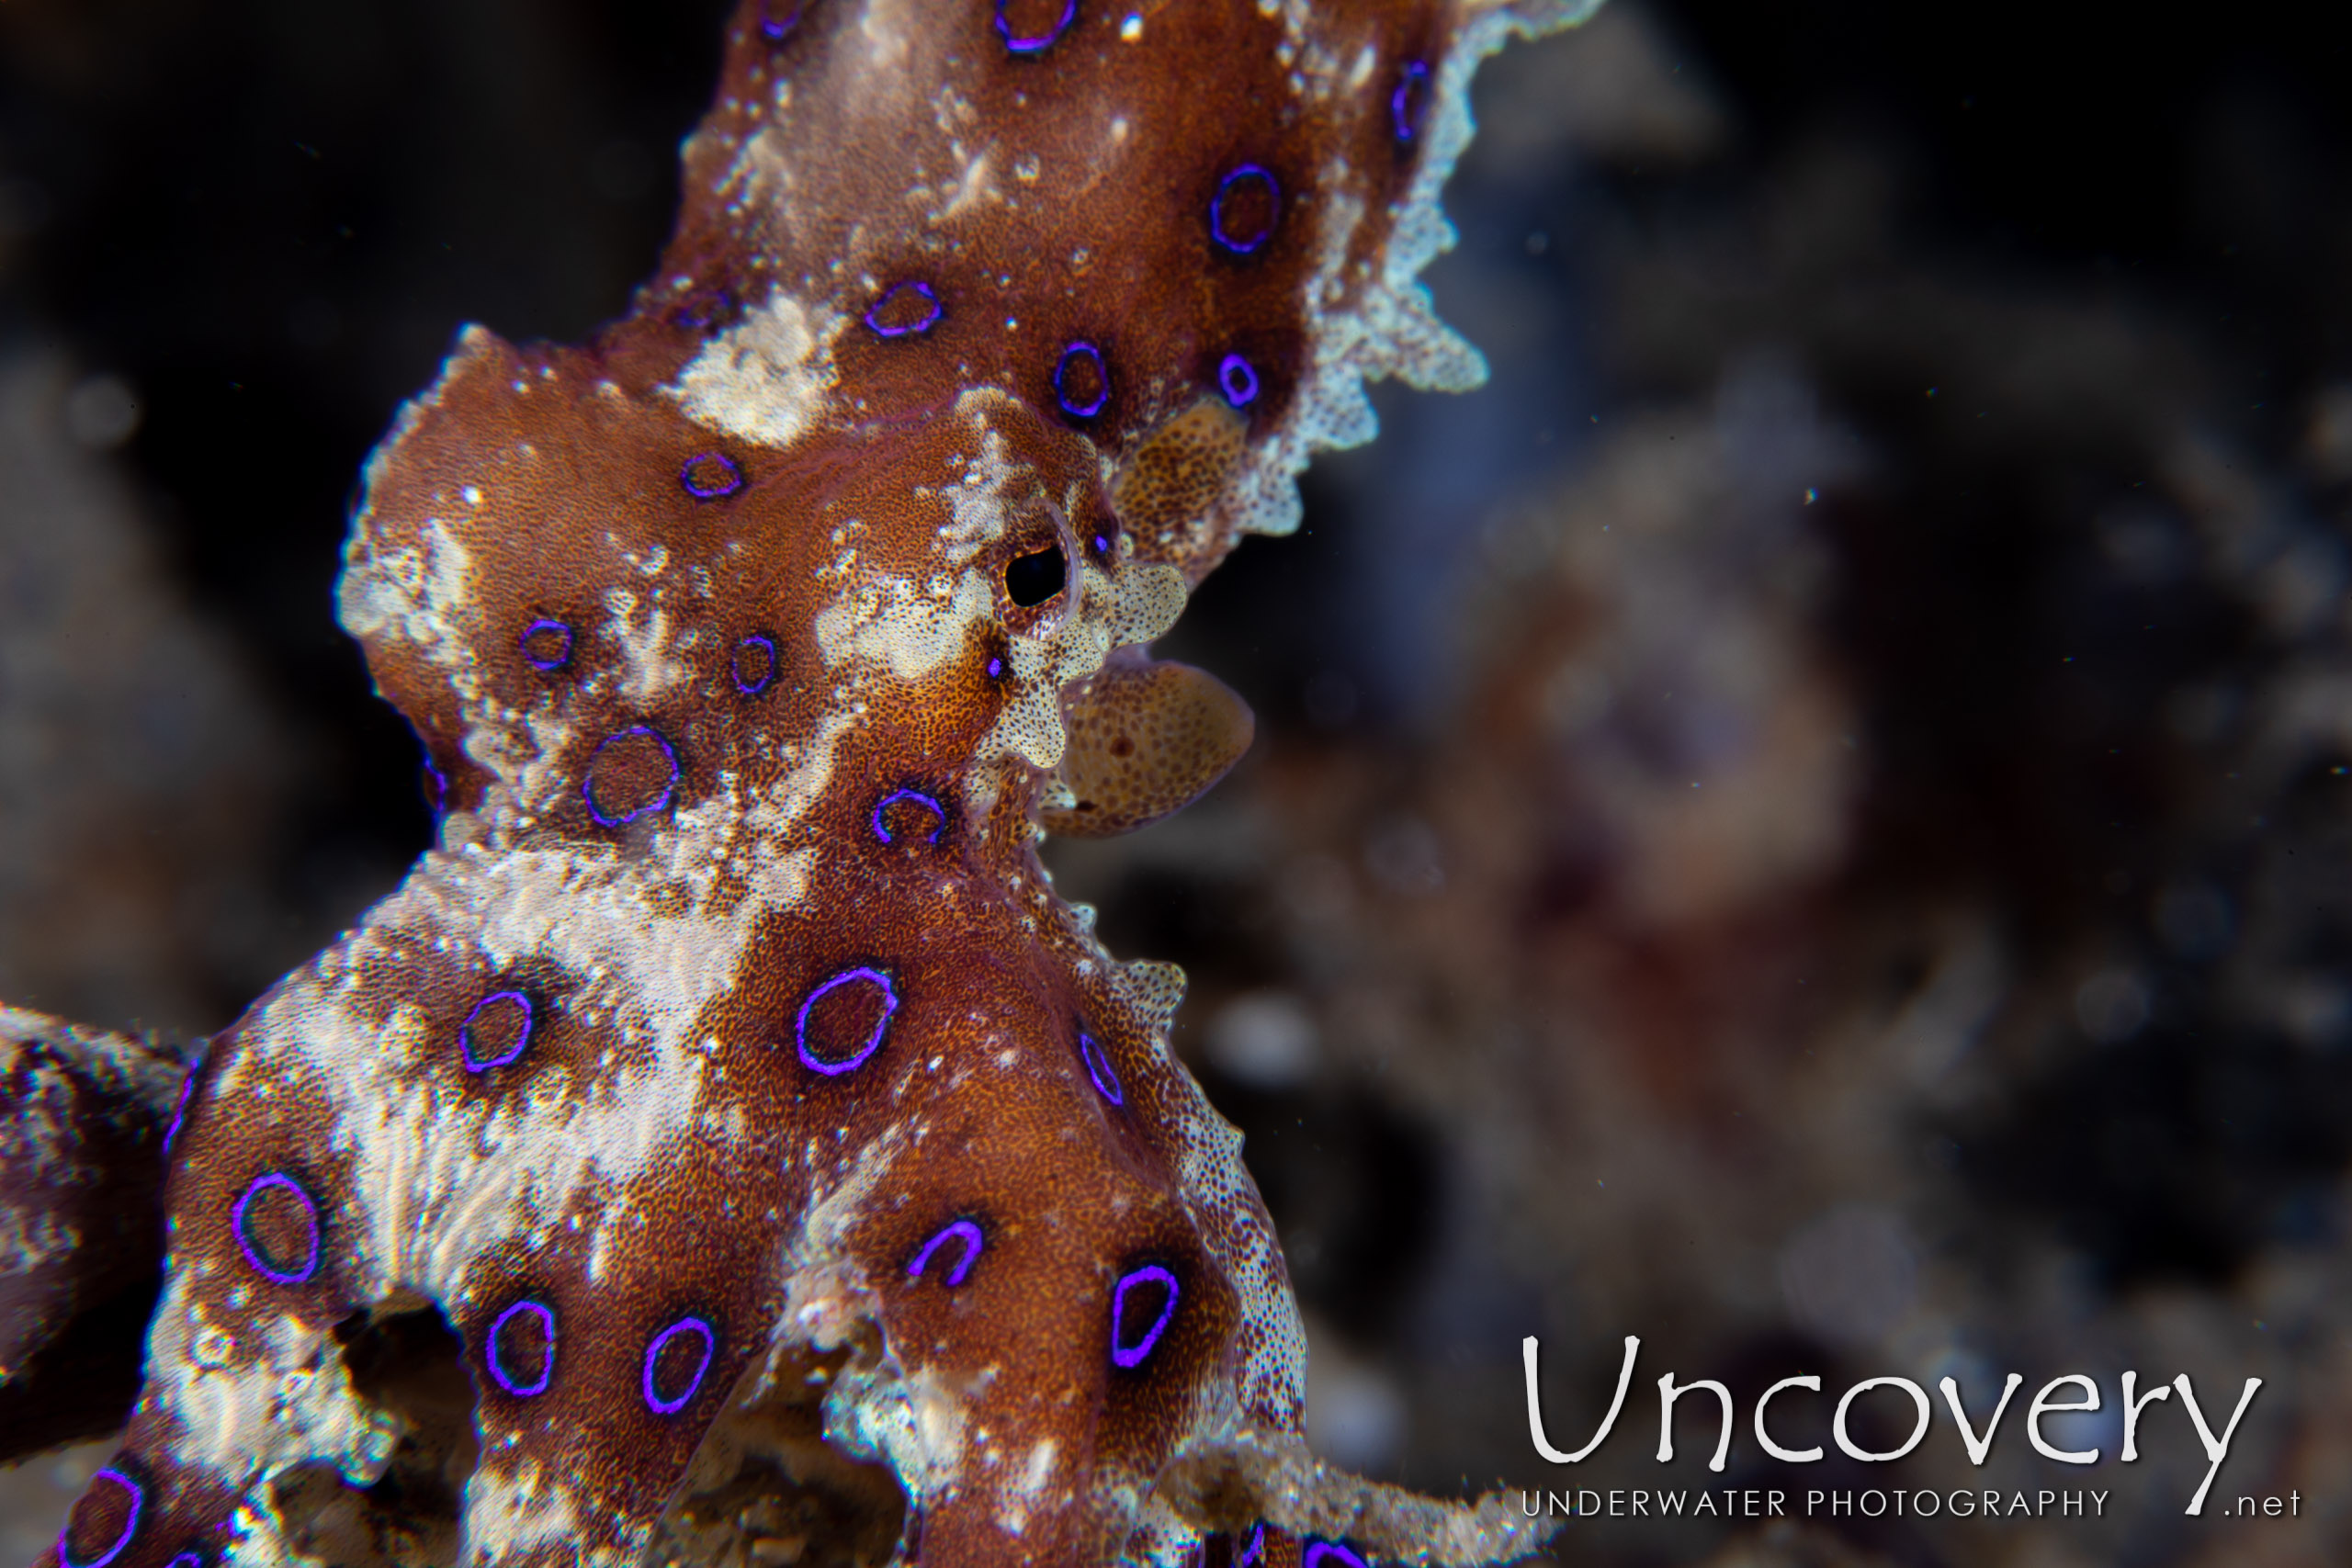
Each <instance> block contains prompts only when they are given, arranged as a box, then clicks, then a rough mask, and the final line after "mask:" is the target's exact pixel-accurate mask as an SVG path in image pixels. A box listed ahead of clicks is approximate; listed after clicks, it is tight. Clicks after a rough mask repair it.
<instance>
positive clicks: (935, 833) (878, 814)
mask: <svg viewBox="0 0 2352 1568" xmlns="http://www.w3.org/2000/svg"><path fill="white" fill-rule="evenodd" d="M902 800H911V801H913V802H914V803H915V804H916V805H918V806H921V807H927V808H928V809H929V810H930V812H931V814H932V815H933V817H935V818H938V820H937V821H935V822H933V824H932V825H931V831H930V832H929V833H926V834H925V835H923V840H922V841H923V842H924V843H926V844H935V843H937V842H939V835H940V833H941V832H942V831H943V830H944V829H945V828H946V826H947V808H946V807H944V806H942V805H940V804H939V802H938V801H937V800H936V799H935V798H933V796H931V795H925V794H923V792H922V791H921V790H919V789H894V790H892V791H891V792H890V793H889V794H888V795H884V796H883V797H882V798H881V800H880V801H878V802H876V805H875V807H874V836H875V837H876V838H877V839H879V840H882V841H883V842H884V843H886V844H892V843H896V842H898V840H896V839H894V838H892V837H891V836H890V828H889V825H888V823H886V822H884V821H883V820H882V814H883V813H884V812H886V811H888V810H889V809H890V807H894V806H896V805H898V804H899V802H900V801H902Z"/></svg>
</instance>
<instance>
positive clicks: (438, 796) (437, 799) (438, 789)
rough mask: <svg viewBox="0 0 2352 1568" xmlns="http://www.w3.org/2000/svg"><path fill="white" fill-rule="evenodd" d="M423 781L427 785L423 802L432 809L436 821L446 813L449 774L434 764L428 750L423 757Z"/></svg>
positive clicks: (447, 808)
mask: <svg viewBox="0 0 2352 1568" xmlns="http://www.w3.org/2000/svg"><path fill="white" fill-rule="evenodd" d="M424 782H425V784H426V785H427V786H428V787H427V788H426V790H425V792H424V804H425V805H426V806H427V807H430V808H431V809H432V812H433V816H434V818H435V820H436V821H437V820H439V819H440V818H442V817H444V816H447V814H448V810H449V775H448V774H447V773H443V772H442V771H441V770H440V769H439V768H438V767H436V766H435V765H434V761H433V756H432V753H430V752H427V753H426V754H425V758H424Z"/></svg>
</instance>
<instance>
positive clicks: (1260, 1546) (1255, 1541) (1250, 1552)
mask: <svg viewBox="0 0 2352 1568" xmlns="http://www.w3.org/2000/svg"><path fill="white" fill-rule="evenodd" d="M1265 1560H1266V1527H1265V1526H1263V1525H1260V1526H1259V1527H1258V1528H1257V1529H1253V1530H1251V1531H1250V1544H1249V1545H1248V1546H1246V1547H1244V1548H1242V1551H1241V1555H1240V1556H1238V1557H1237V1558H1235V1559H1234V1560H1233V1568H1250V1565H1251V1564H1252V1563H1257V1562H1264V1561H1265Z"/></svg>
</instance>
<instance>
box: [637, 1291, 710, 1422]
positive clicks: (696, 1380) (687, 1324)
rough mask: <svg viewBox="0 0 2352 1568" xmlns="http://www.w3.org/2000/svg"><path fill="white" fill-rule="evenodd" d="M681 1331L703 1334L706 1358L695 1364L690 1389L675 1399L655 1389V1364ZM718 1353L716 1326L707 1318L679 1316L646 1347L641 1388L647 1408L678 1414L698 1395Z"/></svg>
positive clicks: (665, 1413)
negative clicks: (711, 1361)
mask: <svg viewBox="0 0 2352 1568" xmlns="http://www.w3.org/2000/svg"><path fill="white" fill-rule="evenodd" d="M681 1334H699V1335H701V1336H702V1359H701V1360H699V1361H697V1362H695V1375H694V1376H693V1377H692V1378H691V1379H689V1380H688V1381H687V1383H686V1391H685V1392H684V1393H682V1394H680V1395H678V1397H677V1398H675V1399H670V1400H665V1399H663V1398H662V1396H661V1395H660V1394H659V1393H656V1392H655V1391H654V1387H653V1363H654V1362H655V1361H656V1360H657V1359H660V1357H661V1355H662V1348H663V1347H665V1346H667V1345H668V1344H669V1343H670V1341H671V1340H673V1339H675V1338H676V1337H678V1336H679V1335H681ZM717 1354H718V1331H717V1330H716V1329H714V1328H712V1327H711V1326H710V1324H709V1323H708V1322H707V1320H706V1319H703V1318H699V1317H695V1316H693V1315H691V1314H689V1315H687V1316H685V1317H682V1318H680V1319H678V1321H677V1322H675V1323H673V1324H672V1325H670V1326H669V1327H667V1328H665V1329H663V1330H662V1332H661V1333H659V1334H657V1335H655V1336H654V1337H653V1343H652V1344H650V1345H648V1346H647V1347H646V1348H645V1377H644V1381H643V1383H642V1385H641V1387H642V1391H643V1393H644V1394H645V1403H646V1406H647V1408H649V1409H650V1410H651V1411H652V1412H653V1414H655V1415H656V1416H675V1415H676V1414H677V1413H678V1412H679V1411H681V1410H684V1408H685V1407H686V1402H687V1401H688V1400H690V1399H692V1398H694V1396H695V1390H697V1389H699V1388H701V1387H702V1380H703V1376H704V1374H705V1373H707V1372H708V1371H710V1359H711V1358H712V1357H713V1356H715V1355H717Z"/></svg>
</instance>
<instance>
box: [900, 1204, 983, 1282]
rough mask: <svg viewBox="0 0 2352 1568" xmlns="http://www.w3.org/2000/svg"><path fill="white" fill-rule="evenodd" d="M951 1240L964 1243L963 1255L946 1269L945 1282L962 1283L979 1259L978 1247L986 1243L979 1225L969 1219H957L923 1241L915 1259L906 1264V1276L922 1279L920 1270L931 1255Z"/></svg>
mask: <svg viewBox="0 0 2352 1568" xmlns="http://www.w3.org/2000/svg"><path fill="white" fill-rule="evenodd" d="M951 1241H961V1242H962V1243H963V1244H964V1255H963V1257H961V1258H957V1259H956V1266H955V1267H954V1268H953V1269H949V1270H948V1271H947V1283H948V1284H949V1285H951V1286H953V1285H960V1284H962V1283H963V1282H964V1279H965V1277H966V1276H967V1275H968V1274H970V1273H971V1271H972V1265H973V1264H975V1263H978V1261H979V1260H980V1248H981V1247H984V1246H986V1245H987V1241H986V1238H985V1237H983V1236H982V1235H980V1227H979V1225H978V1224H976V1223H975V1222H973V1221H971V1220H957V1221H956V1222H954V1223H953V1224H949V1225H947V1226H946V1227H944V1229H942V1230H941V1231H940V1233H939V1234H938V1235H935V1236H933V1237H932V1238H931V1239H930V1240H929V1241H927V1242H924V1243H923V1244H922V1251H921V1252H918V1253H916V1254H915V1260H914V1261H913V1262H912V1263H910V1264H908V1265H907V1278H908V1279H910V1280H920V1279H922V1271H923V1270H924V1269H927V1268H929V1267H930V1265H931V1259H932V1257H933V1254H935V1253H936V1252H938V1250H939V1249H940V1248H941V1247H945V1246H946V1245H947V1244H948V1243H949V1242H951Z"/></svg>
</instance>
